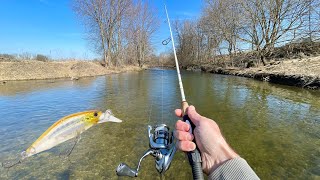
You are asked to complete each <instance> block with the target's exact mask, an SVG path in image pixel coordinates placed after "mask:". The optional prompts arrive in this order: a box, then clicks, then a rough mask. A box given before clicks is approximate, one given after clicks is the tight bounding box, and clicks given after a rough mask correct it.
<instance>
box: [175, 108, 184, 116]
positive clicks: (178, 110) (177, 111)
mask: <svg viewBox="0 0 320 180" xmlns="http://www.w3.org/2000/svg"><path fill="white" fill-rule="evenodd" d="M174 112H175V114H176V116H178V117H182V110H181V109H176V110H175V111H174Z"/></svg>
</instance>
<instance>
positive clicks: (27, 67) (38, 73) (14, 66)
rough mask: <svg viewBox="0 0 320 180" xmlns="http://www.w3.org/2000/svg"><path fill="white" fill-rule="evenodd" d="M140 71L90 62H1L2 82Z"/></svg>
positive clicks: (129, 67)
mask: <svg viewBox="0 0 320 180" xmlns="http://www.w3.org/2000/svg"><path fill="white" fill-rule="evenodd" d="M139 69H140V68H138V67H135V66H127V67H122V68H105V67H103V66H101V65H100V64H99V63H96V62H90V61H64V62H39V61H19V62H0V81H11V80H31V79H56V78H78V77H87V76H99V75H106V74H111V73H119V72H123V71H136V70H139Z"/></svg>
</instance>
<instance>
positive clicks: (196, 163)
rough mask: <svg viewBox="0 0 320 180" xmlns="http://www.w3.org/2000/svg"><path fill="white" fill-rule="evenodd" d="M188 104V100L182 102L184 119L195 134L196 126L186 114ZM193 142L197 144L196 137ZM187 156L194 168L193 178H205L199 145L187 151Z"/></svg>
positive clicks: (198, 179)
mask: <svg viewBox="0 0 320 180" xmlns="http://www.w3.org/2000/svg"><path fill="white" fill-rule="evenodd" d="M188 106H189V105H188V103H187V102H186V101H183V102H182V112H183V121H184V122H187V123H189V124H190V127H191V128H190V131H189V132H190V133H191V134H193V130H194V128H195V127H196V126H195V125H194V124H193V122H192V121H191V120H190V118H189V116H188V115H187V114H186V109H187V107H188ZM193 142H194V143H195V144H197V143H196V140H195V139H194V140H193ZM187 156H188V160H189V164H190V166H191V169H192V176H193V179H196V180H203V179H204V177H203V172H202V165H201V163H202V161H201V155H200V151H199V149H198V147H197V146H196V149H195V150H193V151H190V152H187Z"/></svg>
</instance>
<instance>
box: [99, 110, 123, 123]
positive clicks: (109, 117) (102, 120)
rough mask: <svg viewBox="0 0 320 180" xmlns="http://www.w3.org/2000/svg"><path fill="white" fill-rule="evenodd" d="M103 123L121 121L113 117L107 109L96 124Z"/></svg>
mask: <svg viewBox="0 0 320 180" xmlns="http://www.w3.org/2000/svg"><path fill="white" fill-rule="evenodd" d="M105 122H116V123H121V122H122V120H120V119H118V118H116V117H114V116H113V114H112V112H111V110H110V109H108V110H106V112H104V113H102V114H101V116H100V117H99V121H98V123H105Z"/></svg>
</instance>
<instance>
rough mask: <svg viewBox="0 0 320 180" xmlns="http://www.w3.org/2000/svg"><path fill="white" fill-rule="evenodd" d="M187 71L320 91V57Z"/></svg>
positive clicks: (209, 66) (195, 68)
mask: <svg viewBox="0 0 320 180" xmlns="http://www.w3.org/2000/svg"><path fill="white" fill-rule="evenodd" d="M186 69H187V70H195V71H200V70H201V71H203V72H209V73H216V74H225V75H234V76H242V77H248V78H254V79H258V80H261V81H267V82H271V83H276V84H284V85H289V86H297V87H303V88H308V89H320V56H318V57H309V58H303V59H287V60H282V61H274V62H272V63H270V64H269V65H267V66H259V67H251V68H235V67H232V68H230V67H229V68H228V67H226V68H222V67H218V66H216V65H212V64H206V65H201V66H197V65H196V66H188V67H186Z"/></svg>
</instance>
